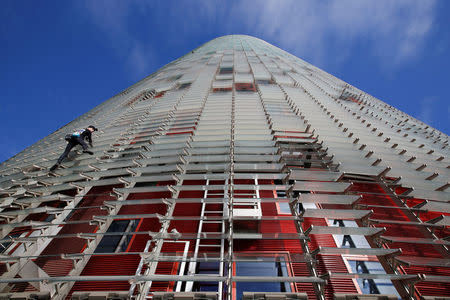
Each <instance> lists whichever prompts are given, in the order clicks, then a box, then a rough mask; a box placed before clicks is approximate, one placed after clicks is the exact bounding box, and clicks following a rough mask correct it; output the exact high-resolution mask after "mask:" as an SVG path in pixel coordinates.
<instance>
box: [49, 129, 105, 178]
mask: <svg viewBox="0 0 450 300" xmlns="http://www.w3.org/2000/svg"><path fill="white" fill-rule="evenodd" d="M97 130H98V129H97V128H95V127H94V126H92V125H90V126H88V127H87V128H86V129H81V130H77V131H75V132H74V133H71V134H67V135H66V136H65V139H66V141H67V146H66V149H65V150H64V152H63V154H61V156H60V157H59V158H58V161H57V162H56V164H55V165H53V167H51V168H50V171H54V170H56V168H58V167H59V165H60V164H61V163H62V161H63V160H64V159H65V158H66V157H67V156H68V155H69V152H70V150H72V148H73V147H75V146H76V145H81V147H82V148H83V153H88V154H90V155H93V154H94V152H92V151H89V150H88V145H87V144H86V142H85V140H87V141H88V143H89V146H91V148H92V133H93V132H94V131H97Z"/></svg>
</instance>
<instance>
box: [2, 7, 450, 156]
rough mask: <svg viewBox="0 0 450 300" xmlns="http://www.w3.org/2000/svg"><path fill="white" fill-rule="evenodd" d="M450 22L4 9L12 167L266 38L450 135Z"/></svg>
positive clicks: (261, 11)
mask: <svg viewBox="0 0 450 300" xmlns="http://www.w3.org/2000/svg"><path fill="white" fill-rule="evenodd" d="M449 15H450V1H444V0H442V1H432V0H426V1H422V0H418V1H406V0H405V1H403V0H395V1H390V0H387V1H384V0H382V1H380V0H378V1H368V0H367V1H365V0H354V1H350V0H329V1H300V0H292V1H291V0H284V1H279V0H278V1H212V0H211V1H137V0H136V1H114V0H108V1H100V0H98V1H94V0H92V1H89V0H86V1H84V0H79V1H72V2H71V1H31V0H29V1H21V0H13V1H8V0H3V1H2V8H1V10H0V18H1V20H2V22H0V67H1V71H0V90H1V93H0V116H1V118H0V126H1V128H3V130H2V131H3V132H2V138H1V139H0V161H3V160H6V159H8V158H9V157H11V156H13V155H14V154H16V153H17V152H20V151H22V150H23V149H24V148H26V147H27V146H29V145H31V144H33V143H34V142H36V141H37V140H39V139H41V138H43V137H45V136H47V135H48V134H50V133H51V132H53V131H55V130H57V129H58V128H60V127H61V126H63V125H65V124H66V123H68V122H70V121H71V120H73V119H74V118H76V117H77V116H79V115H81V114H82V113H84V112H86V111H88V110H89V109H91V108H93V107H94V106H96V105H97V104H99V103H101V102H103V101H104V100H106V99H108V98H109V97H111V96H113V95H114V94H116V93H118V92H120V91H121V90H123V89H125V88H127V87H128V86H130V85H132V84H133V83H135V82H136V81H138V80H140V79H142V78H143V77H145V76H146V75H149V74H151V73H153V72H154V71H156V70H157V69H158V68H160V67H162V66H164V65H165V64H167V63H169V62H170V61H172V60H174V59H176V58H178V57H180V56H182V55H184V54H185V53H187V52H188V51H190V50H192V49H193V48H196V47H198V46H199V45H201V44H203V43H205V42H207V41H209V40H211V39H213V38H215V37H218V36H222V35H226V34H248V35H252V36H256V37H258V38H261V39H263V40H266V41H267V42H269V43H271V44H273V45H275V46H278V47H280V48H282V49H284V50H286V51H288V52H290V53H292V54H294V55H296V56H298V57H300V58H302V59H304V60H306V61H308V62H310V63H312V64H314V65H316V66H318V67H320V68H322V69H323V70H325V71H327V72H329V73H331V74H333V75H335V76H337V77H339V78H341V79H343V80H345V81H347V82H348V83H350V84H352V85H354V86H356V87H358V88H360V89H362V90H364V91H366V92H368V93H370V94H372V95H373V96H375V97H378V98H379V99H381V100H383V101H385V102H387V103H389V104H391V105H393V106H395V107H397V108H399V109H401V110H403V111H405V112H407V113H409V114H411V115H412V116H414V117H416V118H418V119H420V120H422V121H424V122H427V123H428V124H430V125H432V126H433V127H435V128H437V129H439V130H441V131H443V132H445V133H446V134H449V132H450V122H449V116H450V99H449V96H448V95H449V92H448V89H449V85H450V74H449V70H450V59H449V53H450V51H449V50H450V21H449V17H448V16H449ZM87 125H88V124H87Z"/></svg>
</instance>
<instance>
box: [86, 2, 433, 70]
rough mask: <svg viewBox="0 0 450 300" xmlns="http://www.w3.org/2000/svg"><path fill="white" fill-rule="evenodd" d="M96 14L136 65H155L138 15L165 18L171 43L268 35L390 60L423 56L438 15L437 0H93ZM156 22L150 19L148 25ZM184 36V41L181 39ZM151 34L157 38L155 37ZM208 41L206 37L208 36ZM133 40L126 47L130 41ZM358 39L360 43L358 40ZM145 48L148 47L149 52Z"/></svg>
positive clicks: (325, 55) (333, 58)
mask: <svg viewBox="0 0 450 300" xmlns="http://www.w3.org/2000/svg"><path fill="white" fill-rule="evenodd" d="M85 9H86V10H87V12H88V14H89V15H90V16H91V19H92V21H93V22H94V23H95V24H96V25H97V26H98V27H99V28H100V29H101V30H103V31H104V33H105V34H106V35H107V36H109V38H110V40H111V42H112V45H113V47H114V48H115V49H116V50H117V52H118V53H119V54H120V55H121V56H125V55H126V56H127V61H128V63H129V65H130V66H132V67H133V68H136V67H137V68H138V69H139V70H143V69H145V68H143V67H140V66H143V65H144V66H145V65H149V63H150V61H151V57H152V52H154V51H152V47H151V44H150V42H143V41H142V40H141V39H137V38H136V33H135V32H133V31H132V30H131V26H130V24H129V23H130V21H131V20H132V19H133V18H136V15H137V16H138V17H140V18H142V28H140V30H144V31H145V32H146V33H147V35H148V36H149V37H150V36H151V34H152V28H150V26H148V25H146V23H145V18H149V17H151V18H153V19H154V20H157V22H156V23H158V25H157V26H158V27H159V29H160V30H159V32H160V34H161V33H163V34H166V35H167V37H168V39H169V40H168V42H169V43H171V44H173V45H174V44H176V43H180V41H179V40H180V39H189V38H190V37H196V38H198V37H199V36H204V35H207V34H209V35H211V34H215V35H222V34H226V33H235V34H239V33H247V34H250V35H254V36H257V37H260V38H262V39H264V40H267V41H269V42H271V43H273V44H276V45H277V46H279V47H280V48H282V49H285V50H287V51H288V52H291V53H292V54H294V55H296V56H298V57H301V58H304V59H306V60H308V61H310V62H312V63H313V64H318V65H327V64H343V63H344V62H345V63H348V62H351V55H352V54H353V53H355V51H364V52H363V54H362V55H365V56H367V57H368V58H369V59H370V58H376V59H377V60H378V61H379V63H380V65H381V67H382V68H386V67H388V68H389V69H390V68H391V67H397V66H400V65H402V64H405V63H407V62H410V61H411V60H413V59H414V58H416V57H417V56H418V55H419V54H420V53H421V51H422V50H423V46H424V44H425V42H426V39H427V37H428V35H429V33H430V31H431V29H432V25H433V21H434V18H435V17H436V16H435V14H436V12H435V10H436V2H435V0H427V1H422V0H395V1H392V0H378V1H369V0H328V1H309V0H303V1H302V0H283V1H279V0H267V1H253V0H244V1H229V2H223V1H208V0H205V1H195V2H192V1H168V3H166V2H165V3H164V4H163V3H160V2H152V1H107V0H103V1H100V0H96V1H86V2H85ZM146 26H148V27H146ZM174 39H176V41H174ZM149 40H151V39H150V38H149ZM205 42H206V41H205ZM125 44H128V45H129V47H128V48H127V50H126V51H127V52H126V54H125V53H124V50H123V48H124V45H125ZM355 45H356V46H355ZM143 53H145V55H143Z"/></svg>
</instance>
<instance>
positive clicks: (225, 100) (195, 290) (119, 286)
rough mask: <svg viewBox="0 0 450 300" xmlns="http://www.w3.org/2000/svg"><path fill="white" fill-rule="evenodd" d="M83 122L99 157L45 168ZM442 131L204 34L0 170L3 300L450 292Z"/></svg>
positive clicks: (260, 47)
mask: <svg viewBox="0 0 450 300" xmlns="http://www.w3.org/2000/svg"><path fill="white" fill-rule="evenodd" d="M88 125H95V126H96V127H98V128H99V129H100V131H99V132H96V133H94V135H93V140H94V148H93V151H94V155H93V156H89V155H87V154H81V153H78V154H77V153H75V152H72V153H71V155H70V156H69V158H68V159H67V160H66V161H64V162H63V164H62V165H61V168H59V169H57V170H56V171H55V172H54V173H49V172H48V169H49V167H50V166H52V165H53V164H54V163H55V161H56V159H57V158H58V156H59V155H60V154H61V152H62V151H63V149H64V147H65V141H64V136H65V135H66V134H67V133H70V132H72V131H74V130H76V129H80V128H84V127H86V126H88ZM448 142H449V137H448V136H447V135H445V134H443V133H442V132H439V131H438V130H436V129H434V128H432V127H430V126H428V125H426V124H424V123H423V122H421V121H419V120H416V119H414V118H413V117H411V116H409V115H407V114H405V113H403V112H401V111H399V110H397V109H395V108H393V107H392V106H390V105H388V104H386V103H384V102H382V101H380V100H378V99H376V98H374V97H372V96H371V95H369V94H367V93H365V92H363V91H361V90H359V89H357V88H356V87H353V86H351V85H349V84H347V83H346V82H344V81H342V80H340V79H338V78H336V77H334V76H332V75H330V74H328V73H326V72H324V71H322V70H320V69H318V68H317V67H314V66H313V65H311V64H309V63H307V62H305V61H303V60H301V59H299V58H297V57H295V56H293V55H291V54H289V53H287V52H285V51H283V50H281V49H279V48H277V47H275V46H272V45H270V44H268V43H266V42H264V41H262V40H259V39H257V38H253V37H249V36H241V35H232V36H224V37H220V38H217V39H214V40H212V41H210V42H208V43H206V44H204V45H202V46H201V47H199V48H197V49H195V50H193V51H192V52H190V53H188V54H186V55H185V56H183V57H181V58H180V59H178V60H176V61H173V62H171V63H169V64H168V65H166V66H165V67H163V68H161V69H160V70H158V71H157V72H155V73H154V74H152V75H150V76H149V77H147V78H145V79H143V80H141V81H140V82H138V83H137V84H135V85H133V86H131V87H130V88H128V89H127V90H125V91H123V92H122V93H120V94H118V95H116V96H114V97H112V98H111V99H109V100H107V101H105V102H104V103H102V104H101V105H99V106H97V107H96V108H94V109H92V110H91V111H89V112H87V113H86V114H84V115H82V116H80V117H79V118H77V119H75V120H74V121H72V122H71V123H69V124H67V125H66V126H64V127H63V128H61V129H59V130H57V131H56V132H54V133H52V134H50V135H49V136H47V137H46V138H44V139H42V140H40V141H39V142H37V143H36V144H34V145H32V146H30V147H28V148H27V149H25V150H24V151H22V152H21V153H19V154H17V155H16V156H14V157H12V158H11V159H9V160H7V161H6V162H4V163H2V164H1V165H0V176H1V177H0V210H1V212H0V217H1V219H0V220H1V223H0V226H1V234H2V237H1V241H0V246H1V251H2V253H1V256H0V259H1V260H0V270H1V273H2V276H1V279H0V298H1V299H139V300H142V299H164V300H170V299H183V300H184V299H246V300H247V299H248V300H250V299H252V300H253V299H255V300H256V299H366V297H371V298H367V299H398V298H403V299H422V298H424V299H443V298H442V297H443V296H447V297H450V257H449V249H448V248H449V244H450V241H449V239H448V238H449V236H450V231H449V225H450V217H449V214H450V204H449V201H450V193H449V189H448V187H449V183H448V181H449V178H450V162H449V159H448V154H449V147H448ZM14 297H16V298H14ZM20 297H22V298H20ZM33 297H34V298H33ZM36 297H41V298H36ZM427 297H429V298H427ZM439 297H441V298H439Z"/></svg>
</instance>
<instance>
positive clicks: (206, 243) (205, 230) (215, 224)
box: [185, 179, 228, 300]
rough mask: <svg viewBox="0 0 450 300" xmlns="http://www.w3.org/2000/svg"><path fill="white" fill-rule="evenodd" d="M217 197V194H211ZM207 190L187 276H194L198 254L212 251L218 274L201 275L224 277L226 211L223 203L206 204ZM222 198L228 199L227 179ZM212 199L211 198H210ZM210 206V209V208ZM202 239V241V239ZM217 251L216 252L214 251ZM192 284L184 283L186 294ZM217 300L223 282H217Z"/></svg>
mask: <svg viewBox="0 0 450 300" xmlns="http://www.w3.org/2000/svg"><path fill="white" fill-rule="evenodd" d="M206 185H209V179H207V180H206ZM213 195H217V194H213ZM208 196H209V195H208V190H205V191H204V195H203V198H204V200H203V201H202V208H201V213H200V222H199V224H198V231H197V240H196V242H195V250H194V255H193V257H192V261H191V262H190V263H189V267H188V275H195V274H196V273H197V267H198V265H197V258H198V256H199V252H200V251H201V252H204V251H202V250H203V249H214V250H213V251H214V253H216V252H217V253H219V259H220V261H219V272H218V274H217V273H216V274H213V273H211V274H202V275H214V276H224V252H225V239H224V236H225V232H226V229H225V220H224V219H225V218H224V217H225V216H226V215H227V213H228V212H227V210H226V209H224V207H225V205H224V203H222V204H218V203H208V202H207V200H206V199H207V198H208ZM223 198H225V199H226V198H228V179H227V180H226V181H225V185H224V192H223ZM210 199H213V198H210ZM211 206H212V207H211ZM217 206H219V207H222V209H221V210H218V209H217ZM208 217H221V218H222V220H208ZM208 234H217V235H221V238H220V241H219V239H204V238H205V237H206V236H207V235H208ZM202 238H203V239H202ZM215 249H217V251H216V250H215ZM212 260H213V261H217V258H213V259H212ZM193 284H194V282H192V281H188V282H186V288H185V290H186V291H187V292H190V291H192V288H193ZM217 291H218V299H219V300H221V299H222V294H223V282H218V290H217Z"/></svg>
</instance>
